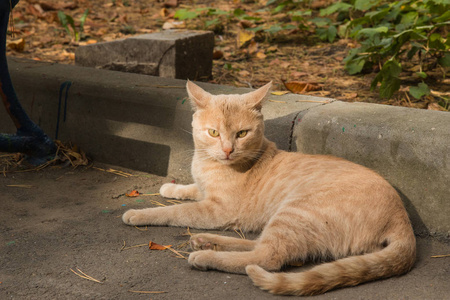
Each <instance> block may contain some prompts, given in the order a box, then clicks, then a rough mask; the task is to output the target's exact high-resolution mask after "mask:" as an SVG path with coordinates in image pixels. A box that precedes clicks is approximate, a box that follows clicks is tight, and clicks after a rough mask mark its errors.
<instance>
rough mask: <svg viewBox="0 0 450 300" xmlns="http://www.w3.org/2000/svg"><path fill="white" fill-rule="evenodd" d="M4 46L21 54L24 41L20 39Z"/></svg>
mask: <svg viewBox="0 0 450 300" xmlns="http://www.w3.org/2000/svg"><path fill="white" fill-rule="evenodd" d="M6 46H7V47H8V48H10V49H12V50H14V51H17V52H22V51H23V50H24V49H25V39H24V38H20V39H16V40H12V41H9V42H8V43H7V44H6Z"/></svg>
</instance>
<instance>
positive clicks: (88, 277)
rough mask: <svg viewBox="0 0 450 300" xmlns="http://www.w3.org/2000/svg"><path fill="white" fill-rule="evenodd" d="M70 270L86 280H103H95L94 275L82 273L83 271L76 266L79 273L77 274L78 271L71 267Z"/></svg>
mask: <svg viewBox="0 0 450 300" xmlns="http://www.w3.org/2000/svg"><path fill="white" fill-rule="evenodd" d="M70 271H72V272H73V273H74V274H75V275H78V276H79V277H81V278H84V279H87V280H90V281H94V282H97V283H103V282H101V281H100V280H97V279H95V278H94V277H92V276H89V275H87V274H86V273H84V272H83V271H81V270H80V269H78V268H77V271H78V272H80V273H81V274H78V273H77V272H75V271H74V270H73V269H70Z"/></svg>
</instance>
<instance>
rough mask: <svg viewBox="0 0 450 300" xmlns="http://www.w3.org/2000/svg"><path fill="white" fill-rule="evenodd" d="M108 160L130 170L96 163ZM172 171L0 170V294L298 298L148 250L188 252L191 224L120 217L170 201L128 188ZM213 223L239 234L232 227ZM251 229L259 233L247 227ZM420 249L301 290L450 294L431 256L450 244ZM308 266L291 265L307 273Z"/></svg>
mask: <svg viewBox="0 0 450 300" xmlns="http://www.w3.org/2000/svg"><path fill="white" fill-rule="evenodd" d="M96 168H99V169H96ZM109 168H113V169H116V170H121V171H123V172H126V173H129V174H131V175H132V176H130V177H123V176H119V175H116V174H112V173H109V172H105V171H102V170H100V169H103V170H107V169H109ZM173 179H175V180H176V181H177V182H179V183H188V182H189V181H188V180H186V181H184V180H182V179H180V178H178V177H171V176H157V175H152V174H148V173H145V172H139V171H136V170H130V169H125V168H122V167H118V166H112V165H104V164H100V163H98V162H94V168H85V167H79V168H76V169H72V168H70V167H67V168H47V169H45V170H42V171H40V172H26V173H14V174H7V176H6V177H4V176H3V175H2V176H1V178H0V204H1V209H0V299H17V300H24V299H27V300H28V299H31V300H47V299H58V300H59V299H61V300H66V299H67V300H72V299H88V300H90V299H95V300H98V299H107V300H116V299H117V300H123V299H132V300H134V299H155V300H168V299H180V300H190V299H202V300H203V299H205V300H208V299H220V300H221V299H223V300H225V299H227V300H229V299H237V300H249V299H251V300H253V299H255V300H256V299H258V300H260V299H292V297H289V298H288V297H283V296H274V295H272V294H269V293H267V292H265V291H262V290H260V289H259V288H257V287H255V286H253V284H252V282H251V280H250V278H248V277H247V276H246V275H236V274H229V273H223V272H218V271H214V270H211V271H199V270H196V269H192V268H191V267H190V266H189V265H188V263H187V261H186V259H184V258H180V257H179V256H178V255H176V254H175V253H173V252H171V251H169V250H164V251H157V250H149V249H148V244H149V242H150V241H152V242H155V243H158V244H161V245H172V248H173V249H175V250H176V251H178V252H179V253H180V254H181V255H183V256H185V257H187V255H188V254H189V253H187V252H189V251H190V249H189V247H188V246H186V242H187V241H188V239H189V236H188V234H187V229H186V228H181V227H166V226H154V227H148V228H147V227H140V228H136V227H133V226H127V225H125V224H123V222H122V220H121V218H120V217H121V215H122V214H123V213H124V212H125V211H126V210H127V209H130V208H135V209H137V208H145V207H156V206H157V205H172V203H171V202H170V200H168V199H163V198H162V197H160V196H140V197H135V198H130V197H126V196H125V195H124V194H125V193H129V192H130V191H131V190H133V189H137V190H138V191H140V192H141V193H148V194H152V193H156V192H158V190H159V187H160V186H161V185H162V184H163V183H165V182H170V181H171V180H173ZM24 185H26V186H28V187H29V188H24V187H23V186H24ZM190 232H191V233H199V232H202V231H201V230H196V229H190ZM209 232H213V233H217V234H222V235H228V236H233V237H238V234H237V233H235V232H233V231H209ZM246 238H248V239H253V238H255V235H254V234H246ZM417 253H418V259H417V262H416V264H415V266H414V268H413V269H412V270H411V271H410V272H409V273H407V274H405V275H403V276H399V277H393V278H389V279H385V280H378V281H374V282H369V283H366V284H362V285H359V286H356V287H351V288H344V289H338V290H335V291H330V292H327V293H325V294H323V295H319V296H314V297H304V298H302V299H314V300H326V299H339V300H357V299H358V300H359V299H374V300H384V299H398V300H404V299H409V300H416V299H417V300H424V299H430V300H444V299H449V295H450V285H449V278H450V257H441V258H434V257H432V256H436V255H446V254H450V244H449V243H444V242H441V241H439V240H437V239H435V238H432V237H418V238H417ZM303 268H306V267H301V268H292V267H290V268H288V269H287V270H285V271H286V272H301V271H302V270H303ZM71 269H72V270H73V271H74V272H76V273H78V274H79V275H82V274H81V273H80V271H78V269H79V270H81V271H82V272H84V273H85V274H87V275H89V276H92V277H93V278H94V279H96V280H98V281H100V282H101V283H98V282H93V281H90V280H87V279H85V278H82V277H80V276H79V275H76V274H75V273H73V272H72V271H71ZM138 292H141V293H138ZM144 292H163V293H158V294H147V293H144Z"/></svg>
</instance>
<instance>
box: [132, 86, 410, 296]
mask: <svg viewBox="0 0 450 300" xmlns="http://www.w3.org/2000/svg"><path fill="white" fill-rule="evenodd" d="M270 87H271V83H269V84H267V85H265V86H263V87H262V88H260V89H258V90H256V91H253V92H251V93H248V94H244V95H217V96H213V95H211V94H209V93H207V92H205V91H204V90H202V89H201V88H200V87H199V86H197V85H195V84H194V83H192V82H189V81H188V83H187V91H188V94H189V97H190V99H191V102H192V104H193V107H194V109H195V113H194V116H193V122H192V127H193V137H194V143H195V154H194V158H193V161H192V176H193V178H194V181H195V183H194V184H190V185H179V184H172V183H168V184H164V185H163V186H162V187H161V190H160V192H161V195H162V196H164V197H167V198H176V199H192V200H198V202H190V203H185V204H180V205H174V206H168V207H157V208H147V209H142V210H129V211H127V212H126V213H125V214H124V215H123V221H124V222H125V223H126V224H130V225H172V226H189V227H194V228H204V229H218V228H232V229H235V228H240V229H242V230H244V231H261V235H260V236H259V237H258V239H256V240H243V239H237V238H231V237H224V236H219V235H214V234H207V233H204V234H196V235H193V236H192V237H191V247H192V248H193V249H194V250H196V251H195V252H193V253H191V255H190V256H189V264H190V265H192V266H194V267H196V268H198V269H201V270H207V269H217V270H222V271H225V272H232V273H247V274H248V275H249V276H250V278H251V279H252V280H253V282H254V284H255V285H257V286H259V287H260V288H262V289H264V290H268V291H270V292H271V293H275V294H286V295H314V294H320V293H324V292H326V291H328V290H331V289H333V288H336V287H344V286H354V285H357V284H359V283H362V282H366V281H370V280H374V279H379V278H385V277H390V276H394V275H400V274H403V273H405V272H407V271H408V270H410V269H411V267H412V266H413V264H414V261H415V255H416V242H415V237H414V234H413V230H412V228H411V224H410V221H409V219H408V216H407V213H406V211H405V209H404V207H403V204H402V201H401V199H400V197H399V196H398V194H397V193H396V191H395V190H394V188H393V187H392V186H391V185H390V184H389V183H388V182H386V180H384V179H383V178H382V177H381V176H379V175H378V174H376V173H375V172H373V171H371V170H369V169H367V168H365V167H363V166H360V165H357V164H354V163H351V162H349V161H346V160H344V159H340V158H336V157H331V156H321V155H306V154H301V153H288V152H284V151H281V150H278V149H277V148H276V146H275V144H274V143H272V142H270V141H268V140H267V139H266V138H265V137H264V122H263V116H262V114H261V104H262V102H263V100H264V98H266V96H267V94H268V92H269V90H270ZM310 259H326V260H330V259H331V260H333V261H332V262H327V263H323V264H319V265H317V266H315V267H313V268H312V269H310V270H308V271H304V272H300V273H270V272H268V271H278V270H280V269H281V268H282V267H283V266H284V265H286V264H288V263H289V262H293V261H298V260H301V261H306V260H310Z"/></svg>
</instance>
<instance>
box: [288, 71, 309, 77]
mask: <svg viewBox="0 0 450 300" xmlns="http://www.w3.org/2000/svg"><path fill="white" fill-rule="evenodd" d="M306 75H308V73H306V72H297V71H294V72H292V73H291V74H290V77H292V78H299V77H302V76H306Z"/></svg>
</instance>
